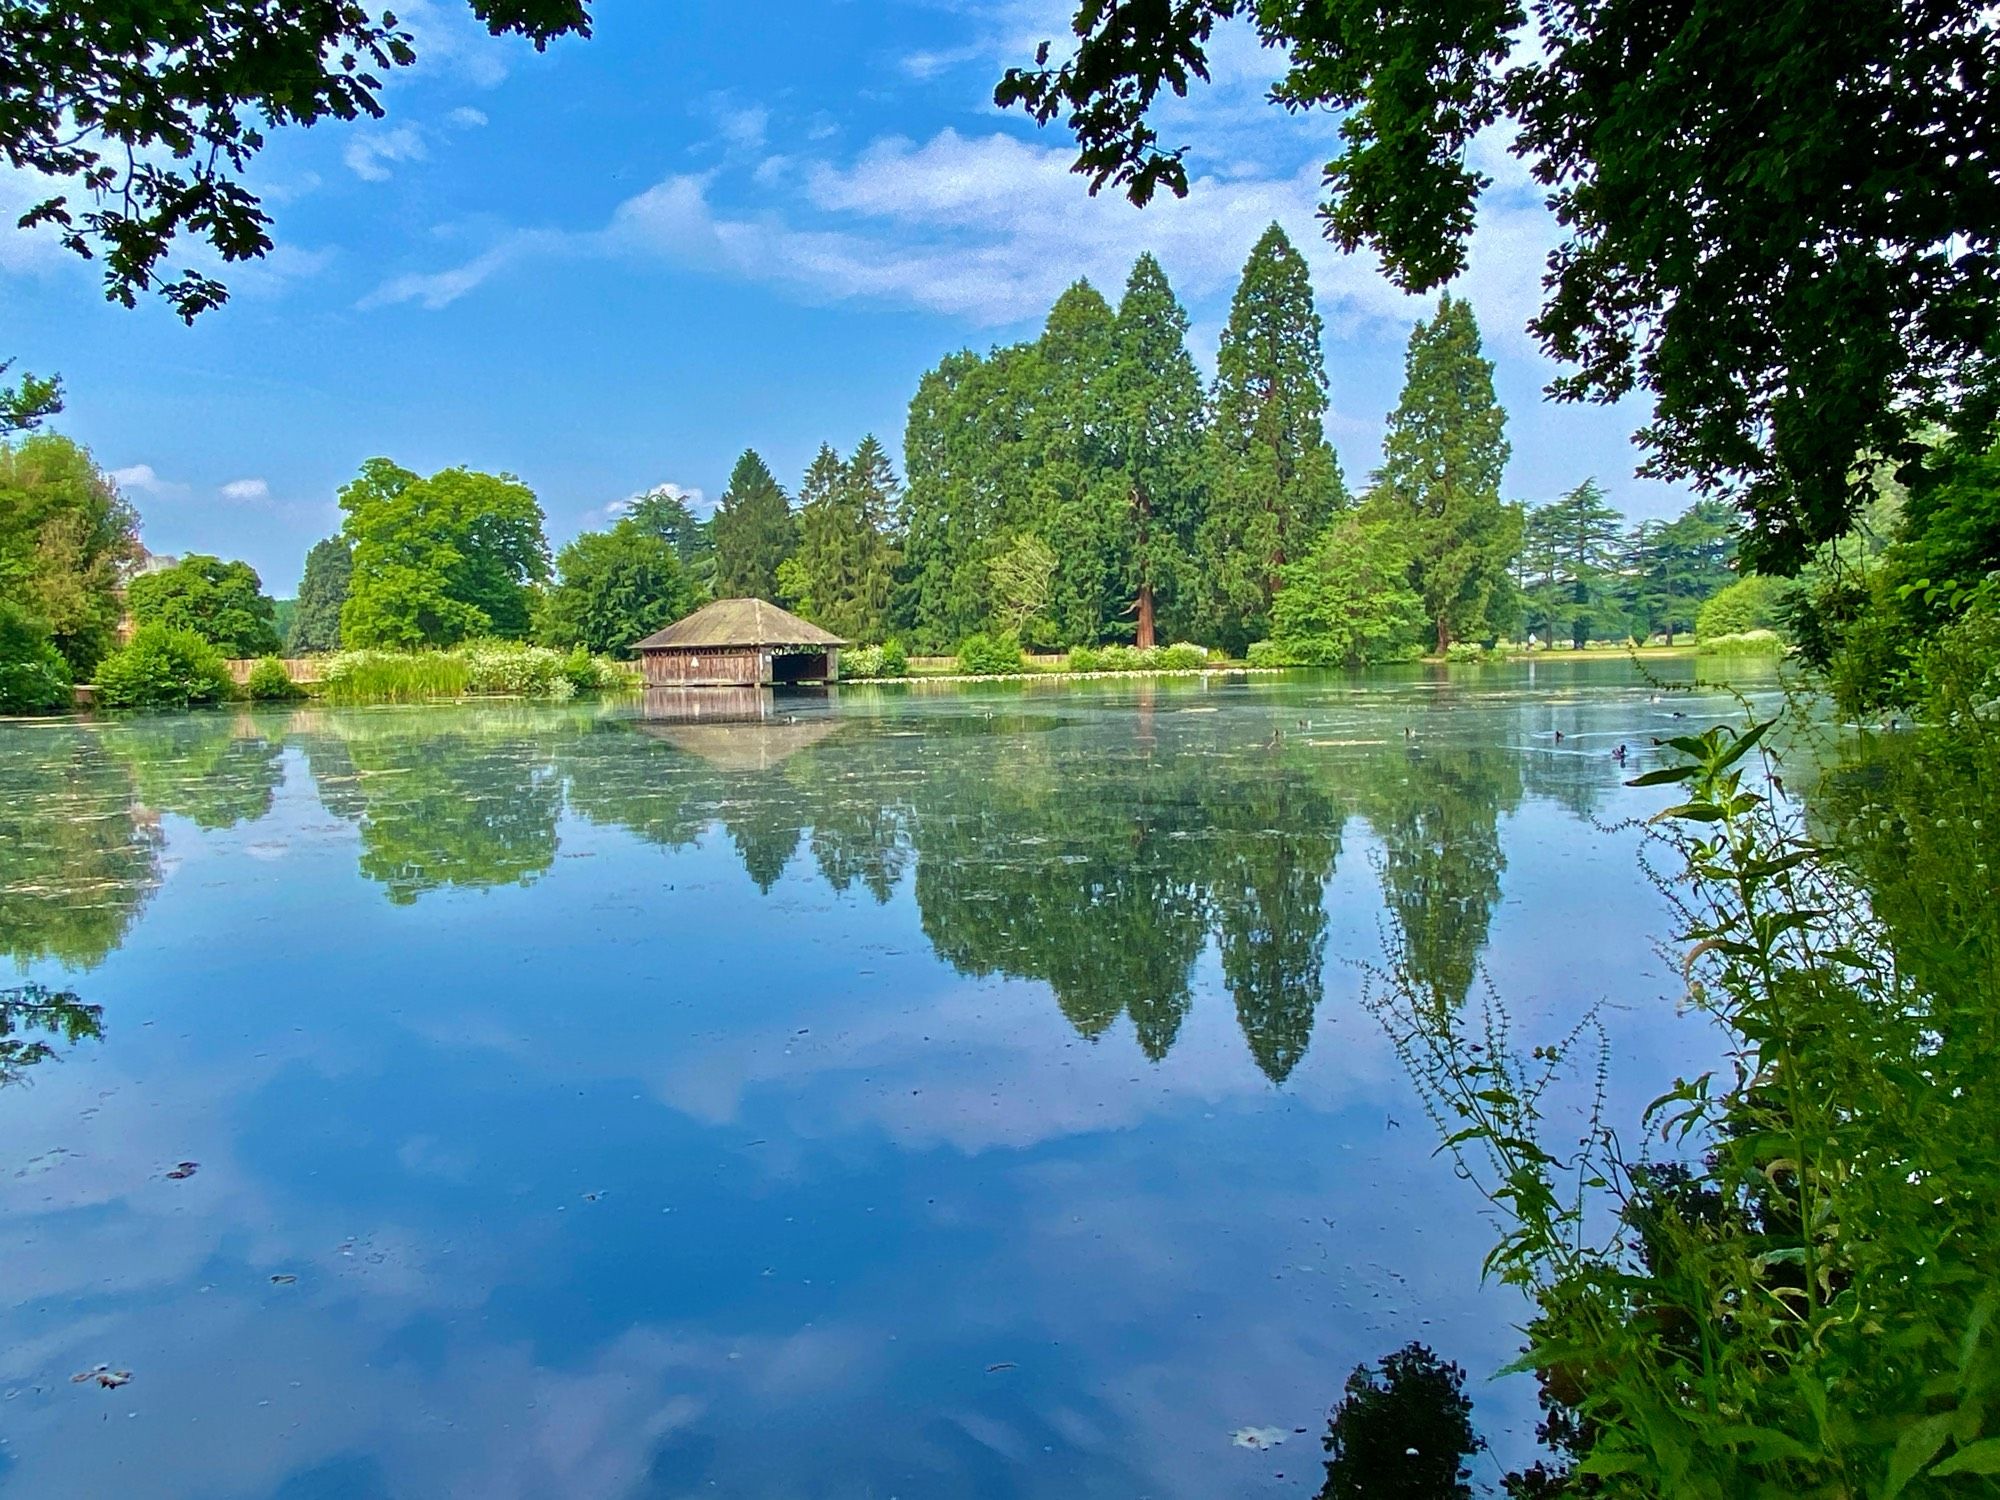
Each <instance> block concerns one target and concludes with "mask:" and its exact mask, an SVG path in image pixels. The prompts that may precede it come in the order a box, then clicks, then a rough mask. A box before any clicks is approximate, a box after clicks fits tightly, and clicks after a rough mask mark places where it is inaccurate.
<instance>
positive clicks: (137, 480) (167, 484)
mask: <svg viewBox="0 0 2000 1500" xmlns="http://www.w3.org/2000/svg"><path fill="white" fill-rule="evenodd" d="M111 482H112V483H113V484H115V485H117V486H118V488H120V489H121V490H135V491H137V492H138V493H140V494H142V495H153V496H156V497H158V498H161V499H167V498H170V497H173V496H176V495H185V494H186V493H187V492H188V487H187V486H186V485H185V484H182V483H180V482H179V481H177V480H172V479H162V478H161V477H160V475H159V472H158V471H157V470H156V469H154V467H153V466H152V465H151V464H130V465H128V466H126V467H125V468H122V469H113V470H112V471H111Z"/></svg>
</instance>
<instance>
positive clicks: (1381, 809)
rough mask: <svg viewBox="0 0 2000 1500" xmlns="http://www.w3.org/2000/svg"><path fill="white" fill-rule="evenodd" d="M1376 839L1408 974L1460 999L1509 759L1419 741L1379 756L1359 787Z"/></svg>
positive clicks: (1450, 999) (1494, 884)
mask: <svg viewBox="0 0 2000 1500" xmlns="http://www.w3.org/2000/svg"><path fill="white" fill-rule="evenodd" d="M1361 792H1362V800H1361V810H1362V811H1363V813H1364V814H1365V815H1366V817H1367V818H1368V821H1369V824H1370V826H1372V827H1373V828H1374V830H1375V833H1376V836H1377V837H1378V838H1379V839H1381V841H1382V847H1383V857H1382V897H1383V901H1384V903H1385V904H1386V905H1387V906H1388V909H1389V918H1390V921H1391V923H1392V924H1393V925H1394V927H1395V929H1396V931H1397V935H1398V937H1399V938H1400V940H1401V947H1402V950H1403V952H1404V955H1405V959H1406V962H1407V964H1408V972H1409V975H1410V978H1411V979H1412V981H1413V982H1415V983H1416V984H1417V985H1418V986H1420V987H1421V988H1422V989H1423V991H1424V992H1425V994H1426V996H1427V997H1428V999H1429V1000H1430V1002H1431V1003H1432V1004H1434V1005H1436V1006H1438V1007H1440V1008H1441V1009H1443V1010H1451V1009H1454V1008H1456V1007H1457V1006H1458V1005H1459V1004H1461V1003H1462V1002H1463V1001H1464V999H1465V995H1466V992H1467V991H1468V990H1469V989H1470V988H1471V987H1472V976H1473V971H1474V969H1475V967H1476V966H1477V964H1478V961H1479V954H1480V951H1481V950H1482V949H1483V948H1484V947H1485V946H1486V936H1487V931H1488V928H1489V926H1490V925H1491V923H1492V918H1493V904H1494V903H1495V902H1496V901H1498V900H1499V899H1500V875H1501V872H1502V871H1504V870H1505V869H1506V868H1507V856H1506V854H1505V852H1504V851H1503V850H1502V849H1501V846H1500V815H1501V814H1502V813H1505V812H1512V811H1513V810H1514V808H1516V807H1517V806H1519V805H1520V800H1521V779H1520V772H1519V769H1518V762H1517V761H1516V760H1515V759H1514V757H1513V756H1511V755H1509V754H1507V753H1506V752H1504V751H1500V750H1489V749H1481V748H1473V747H1449V746H1442V747H1438V746H1430V745H1425V746H1423V747H1421V748H1412V749H1410V750H1409V751H1407V752H1406V754H1405V755H1404V756H1403V757H1401V765H1400V766H1398V765H1397V764H1396V762H1395V761H1394V760H1385V761H1384V762H1383V763H1382V768H1381V771H1380V773H1379V774H1378V775H1376V776H1375V777H1373V778H1370V779H1369V780H1368V781H1366V782H1365V783H1364V784H1363V786H1362V788H1361Z"/></svg>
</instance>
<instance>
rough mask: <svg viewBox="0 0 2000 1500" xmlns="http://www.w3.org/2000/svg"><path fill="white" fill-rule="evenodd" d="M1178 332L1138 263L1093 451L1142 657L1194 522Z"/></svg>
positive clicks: (1121, 307)
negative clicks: (1115, 521) (1109, 489)
mask: <svg viewBox="0 0 2000 1500" xmlns="http://www.w3.org/2000/svg"><path fill="white" fill-rule="evenodd" d="M1187 328H1188V318H1187V312H1186V310H1185V309H1183V308H1182V307H1181V305H1180V302H1179V300H1178V299H1177V298H1176V297H1175V296H1174V292H1173V288H1172V287H1171V286H1169V285H1168V284H1167V276H1166V272H1164V271H1163V270H1161V269H1160V263H1159V262H1158V261H1156V260H1155V259H1153V257H1152V256H1151V255H1141V256H1140V257H1139V259H1138V260H1137V261H1136V262H1134V263H1133V266H1132V274H1131V275H1130V276H1129V277H1128V278H1127V279H1126V282H1125V296H1124V298H1123V300H1121V301H1120V302H1119V304H1118V321H1117V323H1116V325H1115V327H1114V328H1113V330H1112V342H1113V356H1112V362H1111V370H1110V380H1111V389H1110V399H1109V401H1108V402H1107V406H1108V408H1109V410H1108V412H1107V421H1106V428H1105V441H1104V444H1103V446H1104V448H1105V450H1106V458H1107V460H1108V462H1109V463H1110V465H1111V467H1112V468H1114V469H1115V470H1116V471H1117V474H1118V476H1119V479H1120V481H1121V485H1120V490H1121V493H1120V495H1119V500H1120V505H1119V512H1118V517H1119V521H1120V526H1119V538H1118V542H1119V545H1118V553H1119V556H1118V564H1119V567H1118V572H1119V577H1120V580H1121V583H1122V585H1123V589H1124V591H1125V592H1126V593H1127V595H1128V596H1129V598H1130V599H1131V601H1132V613H1133V620H1134V626H1133V638H1134V642H1135V644H1137V645H1138V646H1140V647H1142V648H1143V647H1147V646H1151V645H1153V644H1154V639H1155V634H1156V621H1157V617H1158V613H1159V609H1160V605H1161V602H1162V600H1161V595H1162V594H1163V593H1169V592H1174V591H1177V589H1178V587H1179V585H1180V584H1181V583H1182V582H1183V581H1184V576H1185V574H1186V572H1187V563H1188V555H1189V551H1190V549H1191V547H1192V545H1193V542H1194V537H1195V533H1196V530H1197V529H1198V526H1199V523H1200V520H1201V509H1202V504H1201V502H1202V484H1201V433H1202V399H1201V377H1200V375H1199V374H1198V373H1196V371H1195V367H1194V360H1193V358H1192V357H1191V356H1190V355H1189V354H1188V351H1187ZM1175 613H1176V619H1175V622H1174V623H1175V624H1177V625H1179V624H1181V623H1183V620H1184V618H1185V612H1184V611H1180V610H1176V612H1175Z"/></svg>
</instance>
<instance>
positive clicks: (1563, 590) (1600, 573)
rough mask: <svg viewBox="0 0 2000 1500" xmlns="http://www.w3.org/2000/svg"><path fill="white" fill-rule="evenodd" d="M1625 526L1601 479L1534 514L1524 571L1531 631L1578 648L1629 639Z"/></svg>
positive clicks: (1587, 482)
mask: <svg viewBox="0 0 2000 1500" xmlns="http://www.w3.org/2000/svg"><path fill="white" fill-rule="evenodd" d="M1623 527H1624V518H1623V517H1622V516H1621V515H1619V513H1618V512H1617V511H1616V510H1614V509H1613V508H1612V507H1611V506H1610V505H1609V504H1607V503H1606V502H1605V499H1604V491H1603V490H1602V489H1600V488H1599V487H1598V484H1597V481H1596V480H1595V479H1586V480H1584V482H1583V483H1582V484H1580V485H1578V486H1577V487H1576V488H1575V489H1573V490H1571V491H1570V492H1569V493H1568V494H1566V495H1564V496H1563V497H1562V498H1561V499H1559V500H1552V501H1550V502H1549V503H1548V504H1547V505H1542V506H1537V507H1536V508H1535V509H1534V510H1533V511H1531V512H1529V514H1528V518H1527V529H1526V532H1525V535H1524V537H1523V541H1522V558H1521V573H1522V581H1523V592H1524V593H1525V594H1526V596H1527V597H1526V599H1525V600H1524V603H1525V604H1526V605H1527V611H1528V623H1529V625H1530V627H1531V628H1533V629H1536V630H1539V631H1541V632H1542V633H1543V635H1544V636H1545V637H1546V638H1547V639H1548V640H1550V641H1551V642H1553V641H1555V640H1557V639H1559V638H1560V639H1566V640H1568V642H1569V643H1570V645H1571V646H1572V647H1574V648H1575V649H1576V650H1578V651H1581V650H1582V649H1583V648H1584V647H1585V646H1587V645H1589V644H1590V643H1591V642H1592V641H1593V640H1604V639H1607V638H1610V637H1615V636H1618V637H1622V636H1623V635H1625V634H1626V629H1625V626H1626V607H1625V600H1624V599H1623V598H1622V597H1621V596H1622V595H1623V594H1624V593H1625V587H1624V585H1625V579H1624V577H1623V574H1624V571H1625V566H1626V563H1627V561H1628V560H1629V554H1628V549H1627V547H1626V546H1625V542H1624V537H1623V536H1622V535H1621V533H1622V531H1623ZM1530 580H1532V581H1530Z"/></svg>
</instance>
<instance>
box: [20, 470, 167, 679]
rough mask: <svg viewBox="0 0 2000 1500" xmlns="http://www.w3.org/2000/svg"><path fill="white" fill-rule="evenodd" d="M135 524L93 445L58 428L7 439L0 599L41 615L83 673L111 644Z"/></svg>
mask: <svg viewBox="0 0 2000 1500" xmlns="http://www.w3.org/2000/svg"><path fill="white" fill-rule="evenodd" d="M138 525H139V518H138V515H137V513H136V512H134V511H133V509H132V507H131V506H130V505H128V504H127V503H126V502H125V499H124V497H123V496H121V495H120V494H119V493H118V486H117V485H116V484H114V483H113V482H112V481H111V478H110V476H109V475H107V474H105V473H104V472H103V470H101V469H99V468H98V467H97V464H96V462H95V460H93V459H92V458H91V456H90V453H89V450H87V449H85V448H83V447H82V446H80V445H79V444H77V443H74V442H71V441H70V440H69V439H68V438H66V437H60V436H57V435H56V434H54V433H39V434H36V435H34V436H31V437H26V438H23V439H21V440H20V441H19V442H12V443H7V442H0V598H6V599H10V600H12V601H13V602H14V603H15V604H16V605H18V606H20V607H21V608H23V609H25V610H26V611H27V612H28V613H29V614H31V615H33V616H34V617H35V618H36V619H38V620H39V621H40V622H41V624H42V627H43V628H44V629H45V630H46V631H47V632H48V635H49V638H50V639H51V640H53V641H54V642H55V646H56V649H57V650H59V651H60V652H62V654H63V659H64V660H65V661H67V662H68V663H69V666H70V671H71V673H72V674H73V675H75V676H77V677H88V676H89V674H90V673H91V671H92V669H94V668H95V667H96V665H97V663H98V661H99V659H100V658H102V657H103V655H104V653H105V652H106V651H108V650H110V649H111V646H112V644H113V641H114V639H115V633H116V631H117V628H118V621H119V617H120V615H121V613H122V612H123V605H122V603H121V602H120V598H119V577H120V572H121V570H122V569H123V568H124V567H125V565H126V564H127V563H129V562H130V561H132V559H133V558H134V557H136V556H137V555H138V552H139V542H138Z"/></svg>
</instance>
